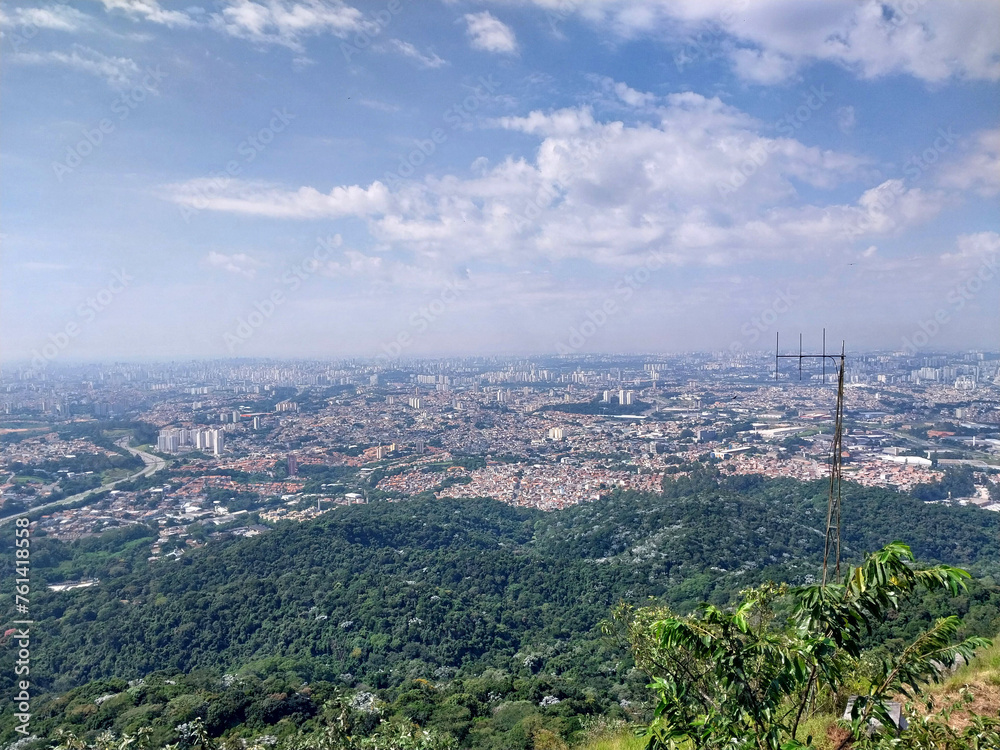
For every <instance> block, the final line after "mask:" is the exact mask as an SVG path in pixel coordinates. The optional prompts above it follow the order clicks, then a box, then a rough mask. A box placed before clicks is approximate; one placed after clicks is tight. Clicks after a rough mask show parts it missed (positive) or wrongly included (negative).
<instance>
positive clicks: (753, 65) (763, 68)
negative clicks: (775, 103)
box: [729, 47, 798, 86]
mask: <svg viewBox="0 0 1000 750" xmlns="http://www.w3.org/2000/svg"><path fill="white" fill-rule="evenodd" d="M729 57H730V60H732V63H733V68H734V70H735V71H736V73H737V75H739V76H740V77H741V78H743V79H745V80H747V81H753V82H754V83H761V84H764V85H765V86H767V85H771V84H774V83H782V82H784V81H787V80H789V79H790V78H792V76H793V75H794V74H795V71H796V69H797V67H798V66H797V65H796V64H795V61H794V60H792V59H791V58H788V57H786V56H784V55H782V54H780V53H778V52H772V51H771V50H767V49H763V50H758V49H751V48H749V47H740V48H738V49H734V50H733V51H732V52H730V53H729Z"/></svg>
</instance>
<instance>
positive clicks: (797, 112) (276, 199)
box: [0, 0, 1000, 367]
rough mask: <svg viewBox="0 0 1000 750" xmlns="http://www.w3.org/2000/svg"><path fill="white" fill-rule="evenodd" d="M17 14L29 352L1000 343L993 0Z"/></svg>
mask: <svg viewBox="0 0 1000 750" xmlns="http://www.w3.org/2000/svg"><path fill="white" fill-rule="evenodd" d="M0 30H2V32H3V37H2V42H0V44H2V54H3V61H4V63H5V64H4V65H3V67H2V71H0V93H2V96H3V97H4V100H5V102H7V107H5V108H4V112H3V114H2V116H0V155H2V158H3V161H4V170H3V174H2V177H0V180H2V181H3V182H2V185H3V188H2V207H0V215H2V217H3V229H2V235H0V241H2V245H3V251H4V252H3V260H2V269H0V270H2V277H0V331H2V336H0V347H2V351H0V361H2V362H3V363H4V366H5V367H8V366H10V365H12V364H17V362H23V361H28V362H30V361H31V360H32V359H37V358H39V357H40V358H41V359H42V360H43V361H44V362H45V363H51V364H53V365H55V364H59V363H65V364H73V363H77V362H79V363H91V362H96V361H112V360H117V361H136V360H137V359H145V360H146V361H156V362H163V361H168V360H174V361H176V360H180V361H184V360H222V359H233V358H246V359H259V358H268V359H279V360H280V359H289V358H294V359H317V358H321V359H344V358H349V357H358V358H365V357H367V358H381V359H383V360H384V359H387V358H388V359H395V358H396V357H400V358H403V359H429V358H435V357H461V356H489V355H491V354H493V353H500V352H507V353H508V354H498V356H525V357H538V356H545V355H553V356H555V355H566V354H587V353H598V354H602V353H603V354H613V353H615V352H621V351H631V352H664V353H666V352H671V353H682V352H692V351H702V352H709V351H717V352H740V351H748V352H755V351H760V352H761V353H762V354H766V353H767V352H768V351H773V349H771V350H769V347H773V341H774V332H775V331H776V330H777V331H780V332H781V334H782V336H781V338H782V342H783V344H782V346H783V348H784V347H785V345H786V344H787V345H788V346H789V347H792V346H797V336H798V333H799V332H801V333H803V334H804V336H805V341H806V342H807V344H808V345H809V346H811V347H812V348H818V346H819V344H820V335H821V331H822V329H823V328H824V327H825V328H826V329H827V342H828V345H829V346H836V347H838V348H839V344H840V341H841V340H845V341H846V342H847V348H848V349H849V350H850V351H853V352H858V353H861V352H868V351H883V352H891V351H898V350H908V351H913V352H914V353H928V354H929V353H933V352H935V351H960V350H968V349H980V350H982V349H986V350H994V351H995V350H998V349H1000V283H998V276H1000V265H998V264H1000V221H998V214H997V196H998V193H1000V96H998V94H1000V5H998V4H996V3H995V2H989V1H987V0H984V1H982V2H979V1H975V2H974V1H969V2H958V1H957V0H956V1H949V2H935V3H910V4H899V5H893V4H884V3H876V2H868V1H865V2H854V3H845V2H840V0H816V1H815V2H808V3H802V2H792V1H791V0H754V1H753V2H742V1H740V0H735V1H734V2H723V0H701V1H700V2H694V1H691V2H668V1H667V0H656V1H652V0H651V1H650V2H644V3H639V4H636V3H632V2H627V1H626V0H507V1H505V2H499V1H496V2H490V1H487V0H456V1H455V2H441V3H437V2H435V3H426V4H417V3H414V2H412V0H386V1H385V2H381V1H379V2H371V3H368V2H365V3H357V2H341V0H307V1H305V0H304V1H301V2H299V1H296V0H273V1H272V2H267V3H264V2H251V1H250V0H222V1H221V2H219V3H216V4H213V5H212V7H210V8H207V9H202V8H198V7H184V8H181V6H179V5H173V4H162V5H161V4H159V3H157V2H156V0H141V1H140V0H102V2H100V3H92V4H87V5H85V6H83V5H81V6H77V5H70V4H63V3H55V2H24V3H9V4H5V5H4V8H3V10H2V11H0ZM832 342H836V343H835V344H834V343H832ZM517 352H522V354H518V353H517Z"/></svg>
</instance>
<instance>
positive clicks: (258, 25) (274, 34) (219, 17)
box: [212, 0, 363, 51]
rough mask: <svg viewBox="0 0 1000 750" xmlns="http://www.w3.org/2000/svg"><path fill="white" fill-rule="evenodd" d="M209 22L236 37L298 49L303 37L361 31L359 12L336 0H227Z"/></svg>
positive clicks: (340, 35) (338, 35) (361, 23)
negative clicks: (297, 0)
mask: <svg viewBox="0 0 1000 750" xmlns="http://www.w3.org/2000/svg"><path fill="white" fill-rule="evenodd" d="M212 25H213V26H214V27H215V28H216V29H218V30H220V31H222V32H224V33H226V34H228V35H229V36H233V37H237V38H239V39H246V40H247V41H251V42H255V43H257V44H278V45H282V46H285V47H288V48H289V49H293V50H296V51H301V49H302V37H304V36H310V35H316V34H324V33H329V34H333V35H334V36H337V37H345V36H347V35H348V34H350V33H351V32H355V31H359V30H361V28H362V25H363V22H362V16H361V11H359V10H357V9H356V8H352V7H351V6H349V5H345V4H344V3H342V2H340V0H303V2H293V1H292V0H265V1H263V2H254V1H253V0H229V2H228V3H227V5H226V7H224V8H223V9H222V10H221V11H220V12H219V13H214V14H213V15H212Z"/></svg>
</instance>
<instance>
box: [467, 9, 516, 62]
mask: <svg viewBox="0 0 1000 750" xmlns="http://www.w3.org/2000/svg"><path fill="white" fill-rule="evenodd" d="M464 19H465V23H466V33H467V34H468V36H469V41H470V43H471V44H472V46H473V47H475V48H476V49H481V50H485V51H486V52H498V53H501V54H514V53H516V52H517V39H516V38H515V36H514V32H513V30H512V29H511V28H510V26H508V25H507V24H505V23H504V22H503V21H501V20H500V19H498V18H497V17H496V16H494V15H493V14H492V13H490V12H489V11H485V10H484V11H482V12H481V13H466V14H465V16H464Z"/></svg>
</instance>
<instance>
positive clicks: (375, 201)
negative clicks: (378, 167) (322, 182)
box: [164, 178, 389, 219]
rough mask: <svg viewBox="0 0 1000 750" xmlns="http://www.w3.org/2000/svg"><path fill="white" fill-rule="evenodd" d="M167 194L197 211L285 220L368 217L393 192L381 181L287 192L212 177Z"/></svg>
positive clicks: (168, 189)
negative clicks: (327, 190) (367, 184)
mask: <svg viewBox="0 0 1000 750" xmlns="http://www.w3.org/2000/svg"><path fill="white" fill-rule="evenodd" d="M164 195H165V197H166V198H167V199H168V200H171V201H173V202H174V203H177V204H178V205H181V206H186V207H188V208H193V209H195V210H197V211H202V210H207V211H228V212H231V213H241V214H253V215H257V216H270V217H272V218H281V219H308V218H314V217H320V216H366V215H368V214H371V213H374V212H379V211H385V210H386V208H387V205H388V200H389V193H388V191H387V190H386V188H385V186H384V185H383V184H382V183H381V182H373V183H372V184H371V185H369V186H368V187H367V188H362V187H360V186H358V185H348V186H346V187H335V188H334V189H333V190H331V191H330V192H329V193H321V192H320V191H318V190H316V189H315V188H311V187H302V188H299V189H298V190H295V191H287V190H283V189H281V188H279V187H276V186H274V185H269V184H266V183H256V182H246V181H241V180H230V181H227V182H226V183H225V184H223V185H220V183H219V181H217V180H215V179H212V178H196V179H193V180H188V181H187V182H182V183H176V184H173V185H168V186H167V187H166V190H165V192H164Z"/></svg>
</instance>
